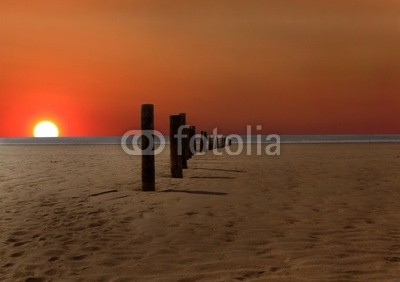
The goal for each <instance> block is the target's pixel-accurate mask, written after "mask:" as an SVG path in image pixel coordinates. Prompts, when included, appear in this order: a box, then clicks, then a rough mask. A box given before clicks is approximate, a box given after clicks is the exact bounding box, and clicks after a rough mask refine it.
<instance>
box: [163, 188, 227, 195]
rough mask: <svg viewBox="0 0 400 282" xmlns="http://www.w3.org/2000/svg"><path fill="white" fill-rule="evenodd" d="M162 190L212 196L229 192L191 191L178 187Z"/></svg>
mask: <svg viewBox="0 0 400 282" xmlns="http://www.w3.org/2000/svg"><path fill="white" fill-rule="evenodd" d="M162 192H165V193H187V194H197V195H212V196H226V195H228V193H224V192H209V191H190V190H176V189H168V190H164V191H162Z"/></svg>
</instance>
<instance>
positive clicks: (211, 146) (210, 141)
mask: <svg viewBox="0 0 400 282" xmlns="http://www.w3.org/2000/svg"><path fill="white" fill-rule="evenodd" d="M213 146H214V145H213V136H212V135H211V136H209V137H208V150H209V151H212V150H213V149H214V148H213Z"/></svg>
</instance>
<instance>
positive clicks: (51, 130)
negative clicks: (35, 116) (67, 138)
mask: <svg viewBox="0 0 400 282" xmlns="http://www.w3.org/2000/svg"><path fill="white" fill-rule="evenodd" d="M58 135H59V130H58V127H57V125H55V123H54V122H51V121H41V122H39V123H38V124H36V126H35V128H34V129H33V136H34V137H58Z"/></svg>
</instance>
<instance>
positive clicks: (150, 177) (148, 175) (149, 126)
mask: <svg viewBox="0 0 400 282" xmlns="http://www.w3.org/2000/svg"><path fill="white" fill-rule="evenodd" d="M141 117H142V120H141V129H142V131H143V133H145V134H144V135H142V146H141V148H142V190H143V191H155V182H156V181H155V158H154V105H151V104H146V105H142V113H141Z"/></svg>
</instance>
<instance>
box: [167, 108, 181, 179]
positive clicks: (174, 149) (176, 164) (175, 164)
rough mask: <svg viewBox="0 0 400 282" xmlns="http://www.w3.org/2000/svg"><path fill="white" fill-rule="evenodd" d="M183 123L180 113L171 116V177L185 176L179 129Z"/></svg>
mask: <svg viewBox="0 0 400 282" xmlns="http://www.w3.org/2000/svg"><path fill="white" fill-rule="evenodd" d="M180 125H181V117H180V116H179V115H173V116H170V124H169V139H170V152H171V156H170V160H171V177H172V178H183V172H182V156H181V155H179V154H178V137H177V135H178V130H179V127H180Z"/></svg>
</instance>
